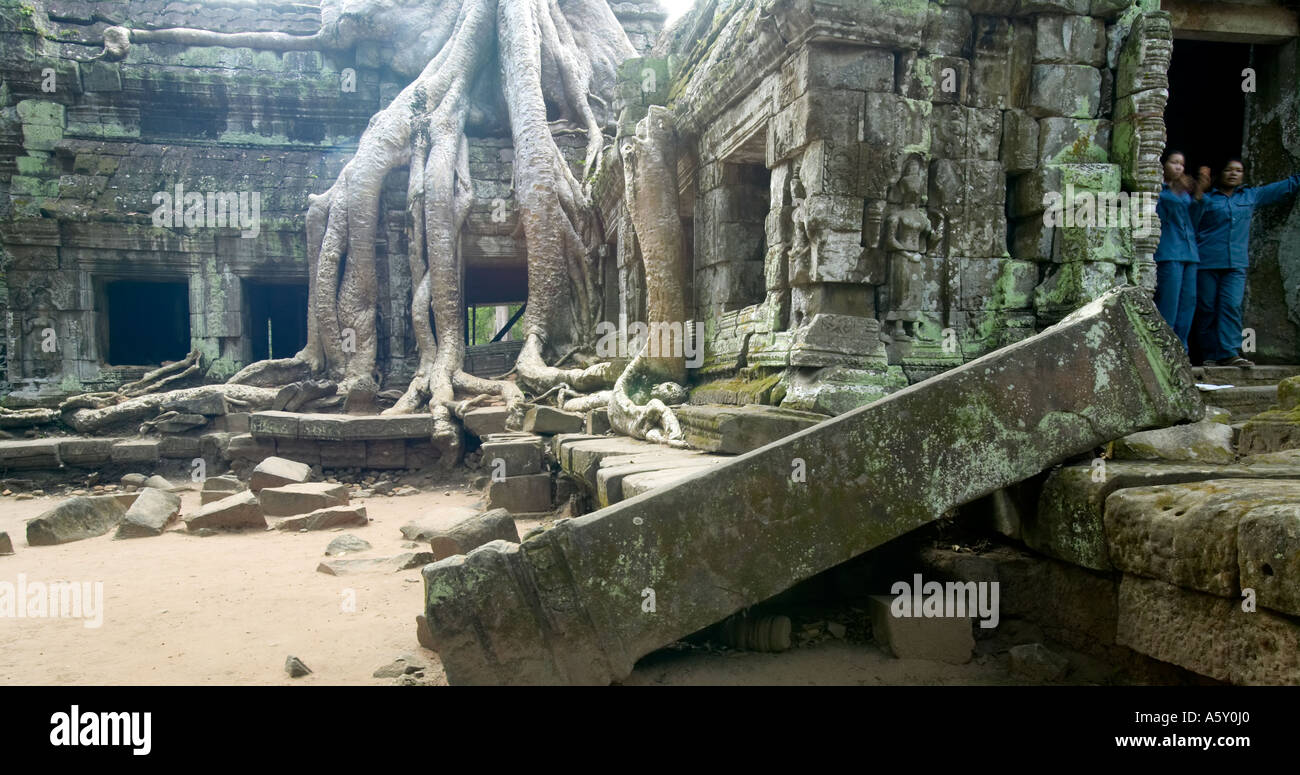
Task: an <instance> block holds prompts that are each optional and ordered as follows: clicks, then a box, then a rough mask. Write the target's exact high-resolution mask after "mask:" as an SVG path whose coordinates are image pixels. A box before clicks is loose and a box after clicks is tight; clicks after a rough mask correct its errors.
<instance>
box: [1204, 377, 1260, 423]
mask: <svg viewBox="0 0 1300 775" xmlns="http://www.w3.org/2000/svg"><path fill="white" fill-rule="evenodd" d="M1201 398H1202V400H1204V401H1205V405H1206V406H1217V407H1219V408H1220V409H1226V410H1228V411H1229V412H1231V413H1232V418H1231V419H1232V421H1233V422H1241V421H1243V420H1249V419H1250V418H1252V417H1254V416H1255V415H1257V414H1259V413H1260V412H1267V411H1268V410H1269V408H1270V407H1272V406H1273V405H1274V404H1276V403H1277V385H1255V386H1249V387H1230V388H1223V389H1222V390H1211V391H1202V393H1201Z"/></svg>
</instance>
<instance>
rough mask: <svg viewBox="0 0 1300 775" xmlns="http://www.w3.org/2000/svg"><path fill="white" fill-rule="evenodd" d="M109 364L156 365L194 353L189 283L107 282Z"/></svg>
mask: <svg viewBox="0 0 1300 775" xmlns="http://www.w3.org/2000/svg"><path fill="white" fill-rule="evenodd" d="M103 288H104V296H103V299H104V306H105V308H106V312H107V318H108V341H107V342H106V345H107V347H106V350H105V351H106V353H107V358H108V362H109V363H110V364H113V365H115V366H152V365H156V364H160V363H162V362H163V361H176V360H180V359H182V358H184V357H185V355H186V354H187V353H188V352H189V351H190V289H189V284H188V283H186V282H136V281H134V280H115V281H110V282H106V283H105V284H104V286H103Z"/></svg>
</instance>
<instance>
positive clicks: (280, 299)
mask: <svg viewBox="0 0 1300 775" xmlns="http://www.w3.org/2000/svg"><path fill="white" fill-rule="evenodd" d="M244 304H245V308H246V309H247V311H248V313H247V314H248V320H247V324H246V325H245V327H244V331H245V334H244V336H245V340H246V341H247V342H248V347H249V351H250V354H251V358H250V360H249V361H248V362H249V363H253V362H256V361H261V360H266V359H268V358H292V357H293V356H294V354H296V353H297V352H298V351H299V350H301V349H302V348H303V347H304V346H306V344H307V283H305V282H267V281H261V280H244Z"/></svg>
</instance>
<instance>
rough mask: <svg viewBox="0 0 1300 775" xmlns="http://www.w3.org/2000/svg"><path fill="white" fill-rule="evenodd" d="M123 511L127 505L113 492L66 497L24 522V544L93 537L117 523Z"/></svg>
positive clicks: (110, 528) (36, 544) (51, 543)
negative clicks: (66, 498) (112, 493)
mask: <svg viewBox="0 0 1300 775" xmlns="http://www.w3.org/2000/svg"><path fill="white" fill-rule="evenodd" d="M125 515H126V506H124V505H122V502H121V501H120V500H119V499H118V498H117V497H116V496H113V495H93V496H89V497H76V498H69V499H68V500H66V501H63V502H62V503H60V504H59V505H57V506H55V507H54V508H52V509H50V510H49V511H46V512H45V513H43V514H41V515H40V516H39V517H36V518H35V519H33V520H31V521H30V522H28V523H27V545H28V546H53V545H55V544H66V543H68V542H70V541H80V540H82V539H85V538H94V537H95V536H99V535H103V534H105V533H107V532H108V531H109V530H112V529H113V528H115V527H117V525H118V523H120V522H121V521H122V517H124V516H125Z"/></svg>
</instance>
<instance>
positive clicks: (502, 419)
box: [465, 406, 509, 439]
mask: <svg viewBox="0 0 1300 775" xmlns="http://www.w3.org/2000/svg"><path fill="white" fill-rule="evenodd" d="M508 412H509V410H508V409H506V407H504V406H485V407H482V408H480V409H471V410H469V411H468V412H466V413H465V430H466V432H468V433H472V434H474V435H475V436H478V437H479V438H480V439H481V438H483V437H484V436H487V435H488V434H490V433H505V430H506V415H507V413H508Z"/></svg>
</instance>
